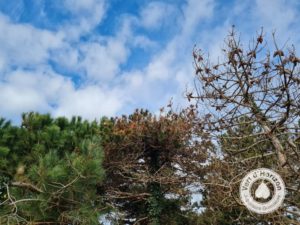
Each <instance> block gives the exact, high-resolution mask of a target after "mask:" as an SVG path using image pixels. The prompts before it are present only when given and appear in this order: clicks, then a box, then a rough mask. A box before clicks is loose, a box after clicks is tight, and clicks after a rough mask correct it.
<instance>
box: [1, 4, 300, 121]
mask: <svg viewBox="0 0 300 225" xmlns="http://www.w3.org/2000/svg"><path fill="white" fill-rule="evenodd" d="M299 12H300V1H297V0H287V1H284V0H256V1H255V0H243V1H238V0H236V1H232V0H227V1H226V0H155V1H152V0H51V1H49V0H10V1H6V0H0V104H1V106H0V116H2V117H5V118H8V119H11V120H13V121H15V122H16V121H19V118H20V114H21V113H22V112H28V111H38V112H41V113H45V112H49V113H51V114H52V115H53V116H67V117H70V116H72V115H81V116H82V117H84V118H86V119H90V120H92V119H94V118H99V117H101V116H103V115H106V116H115V115H121V114H128V113H131V112H132V111H133V110H134V109H135V108H147V109H150V110H151V111H152V112H154V113H155V112H157V111H158V109H159V108H160V107H162V106H164V105H166V104H167V103H168V102H169V100H170V99H171V98H173V102H174V105H175V106H176V107H178V108H180V107H184V105H185V104H186V100H185V99H184V98H183V92H184V91H185V89H186V88H191V87H192V82H193V76H194V71H193V65H192V60H193V59H192V49H193V46H194V45H195V44H196V45H197V46H198V47H199V48H201V49H203V50H205V51H206V52H209V53H210V57H212V58H216V57H217V56H218V54H219V53H220V48H221V47H222V46H223V40H224V38H225V37H226V35H227V34H228V30H229V29H230V28H231V25H233V24H234V25H235V26H236V28H237V30H238V31H239V32H240V34H241V38H242V40H247V41H248V40H249V39H251V37H253V36H254V35H255V34H256V32H257V31H259V30H260V28H261V27H262V26H263V27H264V29H265V32H266V34H267V38H268V35H269V36H270V34H271V32H272V31H274V30H276V33H277V35H278V41H279V43H283V44H284V42H286V41H288V42H289V43H291V44H292V43H294V44H295V45H296V46H299V43H300V35H299V31H300V26H299V24H300V14H299Z"/></svg>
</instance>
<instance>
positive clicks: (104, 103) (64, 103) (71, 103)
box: [53, 85, 124, 120]
mask: <svg viewBox="0 0 300 225" xmlns="http://www.w3.org/2000/svg"><path fill="white" fill-rule="evenodd" d="M123 98H124V96H123V97H122V95H121V94H120V93H119V91H116V90H103V89H101V88H100V87H99V86H94V85H92V86H87V87H84V88H80V89H77V90H75V89H72V90H71V91H69V92H67V93H64V95H62V96H61V98H60V99H59V100H58V102H59V106H58V107H57V109H55V110H54V112H53V114H54V115H55V116H67V117H71V116H73V115H81V116H82V117H83V118H86V119H90V120H93V119H99V118H100V117H102V116H105V115H109V116H113V115H116V113H117V112H118V111H119V110H120V109H121V108H122V106H123V105H122V104H123V103H124V99H123Z"/></svg>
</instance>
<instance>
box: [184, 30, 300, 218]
mask: <svg viewBox="0 0 300 225" xmlns="http://www.w3.org/2000/svg"><path fill="white" fill-rule="evenodd" d="M272 37H273V43H274V49H273V50H267V43H266V41H265V40H264V39H265V36H264V33H263V30H261V32H260V33H259V34H258V35H257V37H256V39H255V40H254V41H252V42H251V43H250V44H249V47H248V48H246V47H244V46H243V44H242V43H241V41H240V39H239V38H238V37H237V35H236V34H235V31H234V29H233V30H232V31H231V32H230V33H229V36H228V38H227V40H226V41H225V45H226V47H225V48H224V49H223V52H224V60H223V61H222V62H213V61H211V60H210V59H209V58H208V57H207V58H206V57H205V54H204V53H203V52H202V51H201V50H199V49H194V52H193V57H194V65H195V71H196V82H195V90H196V91H195V92H191V93H188V94H187V97H188V99H189V100H191V99H194V100H195V99H196V100H197V105H199V106H201V107H203V105H205V106H206V110H205V112H204V113H205V114H206V115H205V116H204V117H200V121H199V129H201V130H205V131H206V132H207V133H209V134H210V135H211V136H214V137H215V138H217V140H218V141H219V142H220V138H221V139H223V140H224V139H227V141H229V142H230V141H233V140H234V141H237V142H238V143H243V145H240V146H242V148H240V149H231V147H230V145H227V146H226V149H222V154H223V155H222V157H224V158H226V160H228V161H227V162H229V161H231V162H232V163H234V164H235V165H237V164H238V163H240V165H244V167H243V170H247V169H250V168H251V166H253V165H254V161H255V162H257V161H259V160H261V158H267V160H268V159H269V158H270V157H273V158H272V159H273V164H272V165H271V166H272V169H274V170H277V171H279V172H280V174H281V175H282V176H283V177H284V179H285V182H286V183H287V188H288V192H289V193H288V194H287V201H286V202H287V204H286V205H289V206H293V207H296V208H297V210H299V208H300V206H299V204H300V200H299V193H300V190H299V188H300V179H299V174H300V150H299V146H300V145H299V139H300V133H299V132H298V128H299V119H300V70H299V64H300V59H299V58H298V57H297V55H296V51H295V48H294V47H293V46H292V47H290V48H289V47H286V46H284V47H283V48H281V47H279V46H278V44H277V42H276V40H275V34H274V33H273V34H272ZM202 111H203V110H202ZM203 118H204V119H203ZM246 125H251V126H253V127H254V128H255V129H254V130H253V132H251V133H247V132H245V133H243V132H240V133H239V135H236V133H235V135H234V136H231V135H230V132H229V133H228V131H230V130H234V129H235V128H237V127H241V126H246ZM225 133H226V135H224V134H225ZM250 137H251V138H253V140H256V141H254V142H249V144H248V145H247V144H246V146H245V140H246V139H247V138H250ZM266 143H269V146H270V147H269V148H267V149H261V148H260V147H261V146H262V144H266ZM223 147H224V146H223ZM256 148H257V149H261V150H260V152H259V153H258V152H255V149H256ZM251 151H252V152H253V154H249V155H248V156H249V157H246V158H245V157H243V158H241V157H238V155H241V154H245V153H251ZM274 156H276V157H275V158H274ZM251 163H252V164H251ZM256 165H258V164H256ZM260 165H261V164H260ZM230 168H231V169H234V168H235V167H230ZM222 170H224V168H222ZM222 173H223V174H231V173H232V176H231V178H232V177H234V176H236V175H237V174H236V173H234V172H232V171H226V172H225V173H224V171H223V172H222ZM237 177H238V176H237ZM228 179H229V178H228ZM227 184H228V183H227ZM227 184H226V185H227ZM219 185H220V184H219ZM227 191H228V189H227ZM289 197H290V198H289ZM296 197H297V198H296ZM296 199H297V202H295V200H296ZM291 202H292V203H291ZM286 208H287V207H286ZM298 212H299V211H298ZM295 215H296V216H297V215H298V213H297V214H296V213H295ZM298 216H299V215H298Z"/></svg>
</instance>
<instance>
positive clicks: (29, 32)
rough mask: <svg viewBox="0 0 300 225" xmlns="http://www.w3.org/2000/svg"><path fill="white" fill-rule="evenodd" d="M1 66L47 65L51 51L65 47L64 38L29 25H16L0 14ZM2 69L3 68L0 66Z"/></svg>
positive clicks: (58, 34)
mask: <svg viewBox="0 0 300 225" xmlns="http://www.w3.org/2000/svg"><path fill="white" fill-rule="evenodd" d="M0 33H1V34H3V35H0V43H1V46H0V62H1V63H0V65H2V69H4V67H5V66H10V65H16V66H28V65H30V64H32V65H39V64H41V63H45V62H46V61H47V60H48V58H49V55H50V54H49V50H52V49H58V48H60V47H61V46H62V45H63V41H62V39H63V36H62V35H61V34H60V33H53V32H50V31H47V30H41V29H37V28H34V27H33V26H31V25H28V24H22V25H20V24H15V23H12V22H11V21H9V19H8V18H7V17H5V16H3V15H2V14H0ZM0 68H1V66H0Z"/></svg>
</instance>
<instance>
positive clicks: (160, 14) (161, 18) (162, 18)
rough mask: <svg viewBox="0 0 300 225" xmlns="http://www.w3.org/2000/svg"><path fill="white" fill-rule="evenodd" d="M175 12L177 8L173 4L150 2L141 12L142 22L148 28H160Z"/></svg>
mask: <svg viewBox="0 0 300 225" xmlns="http://www.w3.org/2000/svg"><path fill="white" fill-rule="evenodd" d="M174 12H175V8H174V7H173V6H172V5H171V4H167V3H164V2H158V1H157V2H150V3H149V4H148V5H146V6H145V7H144V8H143V9H142V11H141V13H140V17H141V21H140V24H141V26H143V27H145V28H147V29H158V28H160V27H161V26H162V25H164V24H165V23H166V20H170V17H171V16H172V14H173V13H174ZM173 22H174V19H173Z"/></svg>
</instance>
